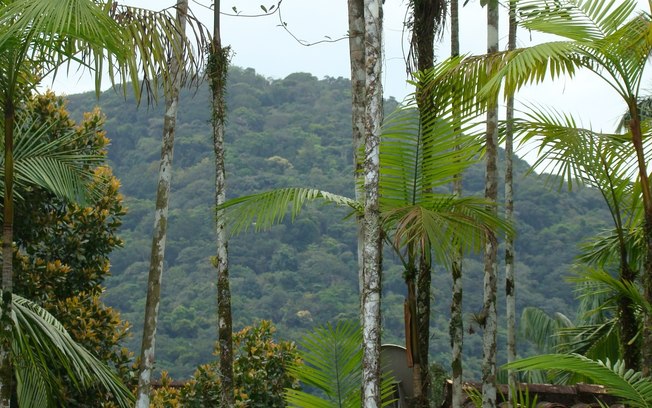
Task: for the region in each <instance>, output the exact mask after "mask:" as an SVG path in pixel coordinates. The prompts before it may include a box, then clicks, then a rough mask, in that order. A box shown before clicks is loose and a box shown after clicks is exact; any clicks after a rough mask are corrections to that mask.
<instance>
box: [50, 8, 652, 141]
mask: <svg viewBox="0 0 652 408" xmlns="http://www.w3.org/2000/svg"><path fill="white" fill-rule="evenodd" d="M263 1H266V2H265V3H264V2H263ZM123 2H124V3H125V4H129V5H133V6H137V7H146V8H150V9H162V8H165V7H168V6H171V5H173V4H174V3H175V0H123ZM211 3H212V1H210V0H197V1H195V0H190V7H191V9H192V10H193V11H194V13H195V14H196V15H197V16H199V17H200V18H201V19H202V20H203V21H204V23H205V24H206V25H207V26H208V27H209V29H212V10H210V9H209V8H208V6H209V5H210V4H211ZM346 3H347V2H346V1H345V0H283V2H282V5H281V17H282V21H283V22H285V23H287V28H288V30H289V31H290V32H291V33H292V34H293V35H294V36H296V37H297V38H299V39H301V40H304V41H306V42H318V41H321V40H327V39H329V38H330V39H337V38H341V37H343V36H344V35H346V32H347V13H346ZM261 4H263V5H265V6H267V7H269V6H271V5H274V4H277V0H226V1H224V0H223V1H222V10H223V13H231V14H232V11H233V10H232V7H233V6H236V8H237V10H238V12H239V13H240V16H238V17H236V16H229V15H224V16H223V18H222V25H223V27H222V39H223V43H224V44H225V45H230V46H231V47H232V49H233V51H234V52H235V55H234V57H233V60H232V63H233V64H234V65H237V66H240V67H243V68H248V67H251V68H254V69H255V70H256V71H257V72H258V73H259V74H261V75H263V76H265V77H270V78H284V77H285V76H287V75H288V74H291V73H293V72H309V73H312V74H313V75H315V76H316V77H318V78H323V77H325V76H330V77H340V76H342V77H347V78H348V77H349V61H348V42H347V41H346V40H341V41H337V42H326V43H320V44H317V45H313V46H304V45H301V44H300V43H299V42H297V41H296V40H295V39H294V38H292V36H291V35H290V34H289V33H288V32H286V31H285V30H284V29H283V28H282V27H280V24H281V20H280V19H279V15H278V14H274V15H272V16H267V17H243V15H249V14H259V13H261V12H262V10H261V9H260V5H261ZM384 11H385V21H384V29H385V32H384V51H385V57H384V72H383V78H384V85H383V86H384V90H385V96H394V97H395V98H397V99H398V100H402V99H403V98H404V97H405V96H406V95H407V94H408V93H409V92H410V88H409V87H408V86H407V85H406V82H405V80H406V78H407V77H406V73H405V62H404V60H405V54H406V53H407V44H406V43H407V34H406V33H405V32H404V30H403V21H404V19H405V13H406V0H386V1H385V5H384ZM501 19H502V21H501V27H504V29H502V30H501V33H500V37H501V43H502V44H501V45H502V47H503V48H504V47H505V46H506V44H507V18H506V15H505V14H504V13H503V15H501ZM485 21H486V18H485V10H484V9H482V8H481V7H480V4H479V0H470V1H469V2H468V4H467V5H466V6H465V7H464V8H463V9H462V11H461V19H460V24H461V32H462V35H461V49H462V52H463V53H475V54H478V53H483V52H484V50H485V49H486V45H485V44H486V23H485ZM448 31H449V30H448V29H447V34H446V35H445V38H444V40H443V42H442V43H440V44H439V45H438V46H437V54H438V58H439V59H444V58H446V56H447V55H448V54H449V52H450V45H449V44H450V43H449V40H448V38H449V36H448ZM542 40H544V39H543V38H541V37H535V38H532V36H531V34H530V33H527V32H523V31H521V32H520V33H519V40H518V43H519V46H528V45H531V44H533V41H542ZM648 84H649V85H648ZM650 85H652V82H651V81H648V83H647V84H646V90H648V91H650V90H652V86H650ZM53 87H54V89H55V90H57V91H60V92H66V93H68V94H70V93H76V92H81V91H86V90H90V89H92V83H89V82H88V81H86V80H77V79H75V80H70V79H64V78H59V79H57V81H56V82H55V83H54V85H53ZM517 100H518V102H520V103H521V104H523V103H525V104H541V105H546V106H548V105H551V106H554V107H555V108H556V109H559V110H562V111H567V112H569V113H572V114H573V115H576V116H577V118H578V119H579V121H581V123H582V124H583V125H584V126H586V127H588V126H589V125H591V126H593V128H594V129H595V130H600V129H602V130H604V131H612V130H613V128H614V126H615V123H616V122H617V120H618V118H619V117H620V115H622V113H623V112H624V106H623V105H622V103H621V102H620V100H619V99H618V97H617V95H616V94H615V92H614V91H613V90H611V89H610V88H609V87H606V86H604V85H602V84H601V83H600V81H599V80H598V79H597V78H596V77H594V76H592V75H591V74H584V75H580V76H578V77H576V78H573V79H572V80H570V79H562V80H558V81H555V82H554V83H546V84H544V85H540V86H537V87H535V88H531V89H527V90H525V91H523V92H521V93H520V94H519V95H517Z"/></svg>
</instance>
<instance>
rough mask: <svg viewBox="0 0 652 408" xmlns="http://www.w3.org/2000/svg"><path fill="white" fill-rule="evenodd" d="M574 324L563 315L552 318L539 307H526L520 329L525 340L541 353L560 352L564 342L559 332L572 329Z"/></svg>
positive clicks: (557, 314)
mask: <svg viewBox="0 0 652 408" xmlns="http://www.w3.org/2000/svg"><path fill="white" fill-rule="evenodd" d="M573 326H574V324H573V323H572V322H571V320H570V319H569V318H568V317H566V316H565V315H563V314H561V313H555V314H554V315H553V316H552V317H551V316H550V315H548V314H547V313H546V312H545V311H543V310H542V309H539V308H537V307H526V308H524V309H523V312H522V314H521V320H520V322H519V327H520V330H521V334H522V335H523V337H524V338H525V339H527V340H528V341H530V342H532V343H533V344H534V345H535V346H536V347H537V349H538V350H539V351H540V352H543V353H546V352H551V351H558V347H559V345H560V343H562V342H563V340H562V339H561V338H560V334H559V330H560V329H562V328H571V327H573Z"/></svg>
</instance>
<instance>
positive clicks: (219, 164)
mask: <svg viewBox="0 0 652 408" xmlns="http://www.w3.org/2000/svg"><path fill="white" fill-rule="evenodd" d="M213 11H214V21H213V44H212V48H211V52H210V56H209V58H210V63H209V68H208V69H209V75H210V83H211V92H212V98H213V101H212V108H213V114H212V122H213V149H214V152H215V205H216V206H219V205H220V204H223V203H224V202H225V201H226V173H225V166H224V152H225V146H224V119H225V117H226V103H225V98H224V92H225V89H226V77H227V72H228V65H229V52H230V50H229V48H228V47H227V48H224V47H222V38H221V33H220V1H219V0H215V3H214V9H213ZM215 233H216V238H217V256H216V257H215V258H214V266H215V267H216V268H217V320H218V339H219V346H220V347H219V349H220V351H219V352H220V370H219V372H220V374H219V375H220V381H221V384H222V392H221V393H220V406H221V407H222V408H231V407H233V406H234V404H235V394H234V388H233V340H232V335H233V319H232V315H231V289H230V286H229V263H228V238H227V234H226V220H225V219H224V210H221V211H219V212H218V213H217V214H216V225H215Z"/></svg>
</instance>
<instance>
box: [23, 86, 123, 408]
mask: <svg viewBox="0 0 652 408" xmlns="http://www.w3.org/2000/svg"><path fill="white" fill-rule="evenodd" d="M23 109H27V110H30V111H31V112H33V113H37V114H38V117H39V118H40V119H41V120H42V121H43V123H44V124H47V125H48V126H49V127H50V129H51V131H50V132H49V133H48V137H49V138H51V140H54V139H56V138H57V137H58V136H59V135H62V134H64V133H68V132H70V130H71V129H74V130H75V132H77V133H78V134H79V138H78V141H77V143H78V146H77V147H78V148H80V149H81V150H82V151H84V153H88V154H98V155H106V147H107V145H108V143H109V140H108V139H107V138H106V135H105V132H104V131H103V130H102V126H103V124H104V117H103V116H102V114H101V113H100V111H99V110H97V109H96V110H94V111H92V112H90V113H87V114H86V115H85V116H84V119H83V120H82V121H81V122H80V123H79V124H78V125H77V124H75V121H73V120H72V119H71V118H70V116H69V114H68V112H67V111H66V108H65V100H64V99H62V98H58V97H56V96H55V95H54V94H53V93H51V92H46V93H45V94H43V95H39V96H35V97H33V98H32V99H30V100H29V101H28V102H27V104H26V105H25V106H24V107H23ZM93 173H94V179H93V182H92V183H93V185H92V186H91V187H92V191H94V194H93V195H92V198H91V200H90V201H89V202H88V203H87V205H85V206H79V205H76V204H71V203H68V202H66V201H65V200H63V199H60V198H57V197H55V196H54V195H52V194H51V193H49V192H47V191H45V190H43V189H39V188H32V189H30V190H28V191H26V192H24V193H22V195H23V198H24V200H21V202H20V203H18V204H17V207H16V211H17V214H20V216H19V217H17V219H16V224H15V241H16V248H15V257H14V271H15V274H16V282H15V284H16V293H18V294H21V295H23V296H25V297H27V298H29V299H31V300H32V301H34V302H36V303H37V304H39V305H40V306H42V307H44V308H45V309H46V310H47V311H49V312H50V313H52V314H53V315H54V316H55V317H56V318H57V319H58V320H59V321H60V322H61V323H62V324H63V325H64V326H65V327H66V329H67V330H68V332H69V333H70V335H71V336H72V338H73V339H74V340H75V341H77V342H78V343H80V344H81V345H82V346H83V347H85V348H86V349H87V350H89V351H91V353H93V354H94V355H95V356H96V357H97V358H99V359H100V360H102V361H104V362H107V363H109V364H110V365H112V366H113V367H114V368H115V369H116V370H117V371H118V373H119V374H120V375H121V377H122V378H123V379H124V380H125V381H129V380H131V377H132V374H131V369H130V368H131V367H130V353H129V352H128V351H127V350H126V349H125V348H123V347H121V346H120V343H121V341H122V340H123V339H124V338H125V337H126V335H127V331H128V328H129V327H128V324H127V323H126V322H123V321H122V320H121V319H120V316H119V314H118V312H117V311H116V310H114V309H112V308H109V307H107V306H105V305H104V304H103V303H102V301H101V299H100V295H101V293H102V291H103V286H102V284H103V282H104V280H105V278H106V277H107V276H108V275H109V273H110V264H109V255H110V253H111V252H112V251H113V250H114V249H115V248H118V247H120V246H122V241H121V240H120V238H118V237H117V235H116V234H117V229H118V227H119V226H120V225H121V217H122V216H123V215H124V214H125V209H124V207H123V204H122V196H121V194H120V193H119V191H118V190H119V187H120V183H119V181H118V180H117V179H116V178H115V177H114V176H113V175H112V172H111V169H110V168H109V167H106V166H99V167H97V168H95V169H93ZM61 389H62V395H63V398H64V399H65V401H64V402H65V403H64V405H66V406H72V405H74V406H78V407H84V406H89V407H90V406H94V407H97V406H112V405H111V404H112V403H111V401H110V400H111V396H110V395H107V394H106V392H104V391H102V390H100V389H99V388H98V389H96V390H88V391H86V392H84V393H83V394H81V393H79V392H78V391H76V390H75V387H68V386H67V385H66V384H61Z"/></svg>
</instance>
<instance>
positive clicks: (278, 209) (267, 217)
mask: <svg viewBox="0 0 652 408" xmlns="http://www.w3.org/2000/svg"><path fill="white" fill-rule="evenodd" d="M316 200H323V201H325V202H329V203H332V204H336V205H345V206H349V207H351V208H353V209H354V210H355V211H361V208H360V205H359V204H358V202H357V201H355V200H352V199H350V198H347V197H344V196H340V195H337V194H332V193H329V192H327V191H323V190H317V189H314V188H300V187H296V188H292V187H291V188H281V189H277V190H272V191H267V192H263V193H259V194H252V195H248V196H243V197H239V198H234V199H231V200H228V201H227V202H225V203H224V204H221V205H219V206H218V207H217V211H218V212H219V211H222V210H225V212H224V215H223V216H225V217H226V219H227V220H229V222H230V226H231V233H232V234H238V233H240V232H246V231H247V230H249V229H250V228H251V227H252V226H253V227H254V230H256V231H260V230H264V229H268V228H271V227H272V226H274V225H277V224H279V223H281V222H283V220H284V219H285V216H286V214H287V213H288V211H289V212H290V214H291V218H292V220H294V218H295V217H296V216H297V215H299V214H300V213H301V210H302V209H303V207H304V206H305V205H306V204H307V203H309V202H312V201H316Z"/></svg>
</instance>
